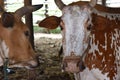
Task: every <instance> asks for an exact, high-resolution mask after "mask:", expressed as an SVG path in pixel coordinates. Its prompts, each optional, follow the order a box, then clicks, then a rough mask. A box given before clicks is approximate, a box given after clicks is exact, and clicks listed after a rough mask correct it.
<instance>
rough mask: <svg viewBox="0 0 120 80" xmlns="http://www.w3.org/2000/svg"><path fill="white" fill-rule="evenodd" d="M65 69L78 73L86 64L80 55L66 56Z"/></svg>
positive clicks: (64, 60)
mask: <svg viewBox="0 0 120 80" xmlns="http://www.w3.org/2000/svg"><path fill="white" fill-rule="evenodd" d="M62 68H63V70H64V71H66V72H70V73H78V72H81V71H83V70H84V69H85V65H84V63H83V61H82V60H81V57H80V56H75V55H73V56H66V57H65V58H64V59H63V66H62Z"/></svg>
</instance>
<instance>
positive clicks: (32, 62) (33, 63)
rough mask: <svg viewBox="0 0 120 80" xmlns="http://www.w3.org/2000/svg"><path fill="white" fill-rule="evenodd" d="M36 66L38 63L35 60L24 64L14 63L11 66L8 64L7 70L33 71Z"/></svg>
mask: <svg viewBox="0 0 120 80" xmlns="http://www.w3.org/2000/svg"><path fill="white" fill-rule="evenodd" d="M37 66H38V62H37V61H36V60H29V61H24V62H14V63H12V64H9V66H8V67H9V68H13V67H17V68H26V69H30V70H33V69H35V68H36V67H37Z"/></svg>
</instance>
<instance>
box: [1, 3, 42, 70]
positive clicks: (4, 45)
mask: <svg viewBox="0 0 120 80" xmlns="http://www.w3.org/2000/svg"><path fill="white" fill-rule="evenodd" d="M41 7H42V5H35V6H27V7H22V8H20V9H18V10H16V11H15V12H14V13H13V12H6V11H4V10H3V9H2V8H1V9H0V10H1V17H0V66H2V65H4V63H5V61H6V59H8V64H7V65H9V66H8V67H25V68H27V69H32V68H34V67H36V66H37V65H38V62H37V59H36V57H35V52H34V50H33V49H32V47H31V43H30V41H29V36H30V31H29V29H28V27H27V25H26V24H24V23H23V22H22V20H21V18H22V16H23V15H25V14H26V13H29V12H33V11H35V10H37V9H39V8H41Z"/></svg>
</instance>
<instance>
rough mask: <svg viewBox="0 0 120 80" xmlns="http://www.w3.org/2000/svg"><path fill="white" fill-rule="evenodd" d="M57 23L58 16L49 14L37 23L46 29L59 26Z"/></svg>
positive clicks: (58, 20) (58, 22) (58, 21)
mask: <svg viewBox="0 0 120 80" xmlns="http://www.w3.org/2000/svg"><path fill="white" fill-rule="evenodd" d="M59 24H60V17H56V16H49V17H47V18H45V19H44V20H42V21H40V22H39V23H38V25H39V26H40V27H44V28H48V29H55V28H57V27H58V26H59Z"/></svg>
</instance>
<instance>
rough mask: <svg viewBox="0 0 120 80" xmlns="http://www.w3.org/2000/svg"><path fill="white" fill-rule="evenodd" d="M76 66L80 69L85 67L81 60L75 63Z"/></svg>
mask: <svg viewBox="0 0 120 80" xmlns="http://www.w3.org/2000/svg"><path fill="white" fill-rule="evenodd" d="M77 66H79V68H80V71H83V70H84V69H85V68H86V67H85V65H84V63H83V61H81V62H79V63H77Z"/></svg>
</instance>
